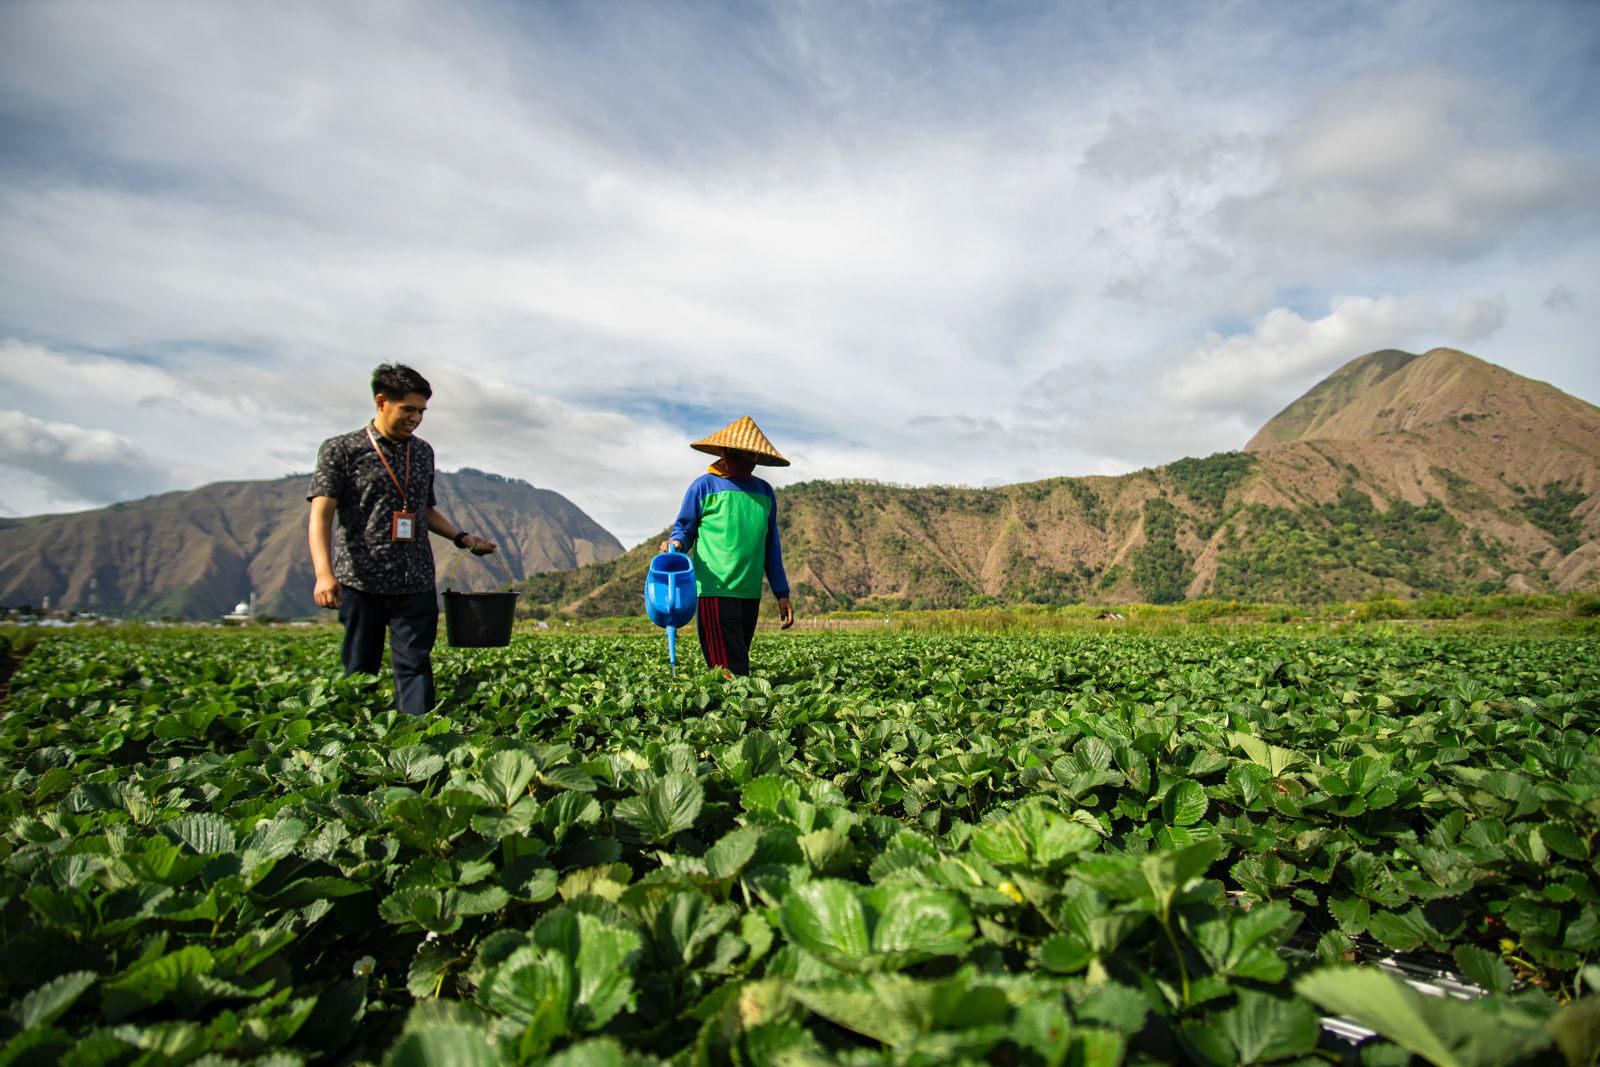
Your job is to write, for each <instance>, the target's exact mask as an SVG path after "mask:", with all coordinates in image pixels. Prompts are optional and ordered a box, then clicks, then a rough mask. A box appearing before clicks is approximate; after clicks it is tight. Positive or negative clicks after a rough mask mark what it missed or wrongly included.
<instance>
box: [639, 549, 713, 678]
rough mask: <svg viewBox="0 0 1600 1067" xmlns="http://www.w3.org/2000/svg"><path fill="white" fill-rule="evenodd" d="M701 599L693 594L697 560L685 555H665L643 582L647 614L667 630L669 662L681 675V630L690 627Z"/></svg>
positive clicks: (653, 562)
mask: <svg viewBox="0 0 1600 1067" xmlns="http://www.w3.org/2000/svg"><path fill="white" fill-rule="evenodd" d="M699 606H700V598H699V597H698V596H696V595H695V591H694V561H693V560H691V559H690V558H689V557H688V556H686V555H684V554H683V553H682V552H662V553H660V554H659V555H657V556H656V557H655V558H654V559H652V560H651V561H650V572H649V573H648V574H647V575H645V579H644V613H645V614H646V615H648V616H650V621H651V622H653V623H655V624H656V625H657V626H665V627H666V628H667V659H668V660H669V661H670V662H671V663H672V674H673V676H674V677H676V676H677V674H678V627H680V626H687V625H689V621H690V620H691V619H693V618H694V613H695V609H696V608H698V607H699Z"/></svg>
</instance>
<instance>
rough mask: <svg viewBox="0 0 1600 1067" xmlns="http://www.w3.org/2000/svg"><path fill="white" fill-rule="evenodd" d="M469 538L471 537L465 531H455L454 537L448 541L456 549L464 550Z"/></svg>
mask: <svg viewBox="0 0 1600 1067" xmlns="http://www.w3.org/2000/svg"><path fill="white" fill-rule="evenodd" d="M471 536H472V535H471V534H469V533H467V531H465V530H457V531H456V535H455V536H454V537H452V538H451V539H450V543H451V544H452V545H455V546H456V547H457V548H466V547H467V538H468V537H471Z"/></svg>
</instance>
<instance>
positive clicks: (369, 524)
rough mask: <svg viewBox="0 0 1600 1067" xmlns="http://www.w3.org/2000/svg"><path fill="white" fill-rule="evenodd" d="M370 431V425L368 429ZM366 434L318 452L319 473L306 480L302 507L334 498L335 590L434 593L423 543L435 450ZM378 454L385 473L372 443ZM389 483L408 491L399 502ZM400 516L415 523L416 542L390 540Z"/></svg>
mask: <svg viewBox="0 0 1600 1067" xmlns="http://www.w3.org/2000/svg"><path fill="white" fill-rule="evenodd" d="M369 425H370V424H369ZM368 428H369V427H367V426H364V427H362V428H361V429H359V430H352V431H351V432H350V433H343V434H340V435H339V436H337V437H330V438H328V439H327V440H326V441H324V442H322V447H321V448H319V449H318V450H317V469H316V472H315V473H314V474H312V475H311V488H310V490H308V491H307V493H306V499H307V500H310V499H311V498H312V497H319V496H326V497H332V498H333V499H334V500H335V501H336V502H337V504H338V507H337V509H336V513H335V514H336V517H335V519H334V524H333V528H334V529H333V576H334V577H335V578H337V579H338V581H339V584H340V585H348V586H352V587H353V588H356V589H359V590H361V591H362V592H363V593H376V594H384V595H392V594H398V593H422V592H426V591H427V590H429V589H432V588H433V546H432V545H430V544H429V543H428V526H427V514H428V510H429V509H430V508H432V507H433V506H434V504H435V503H436V501H435V499H434V495H433V448H432V447H431V446H430V445H429V444H428V442H426V441H424V440H422V439H421V438H420V437H412V438H411V439H410V441H409V442H405V441H398V442H397V441H390V440H389V439H388V438H386V437H384V436H383V435H382V434H380V433H379V432H378V431H377V429H376V428H375V427H374V428H372V437H371V438H368V436H367V429H368ZM373 440H376V441H377V442H378V447H379V448H381V449H383V455H384V458H385V459H387V460H388V461H389V467H388V469H385V468H384V465H383V460H380V459H379V458H378V453H377V452H375V451H373V448H372V441H373ZM407 448H409V449H410V452H411V474H410V479H409V480H407V477H406V450H407ZM390 470H392V471H393V472H394V477H395V478H398V479H400V480H401V481H402V482H404V483H405V487H406V492H405V497H404V500H403V501H402V498H401V494H400V492H399V490H398V489H396V488H395V484H394V480H393V479H391V478H390V477H389V471H390ZM397 511H409V512H412V513H413V514H415V515H416V517H417V522H416V531H417V539H416V540H415V541H395V540H393V539H392V537H391V533H392V529H393V525H392V524H393V516H394V513H395V512H397Z"/></svg>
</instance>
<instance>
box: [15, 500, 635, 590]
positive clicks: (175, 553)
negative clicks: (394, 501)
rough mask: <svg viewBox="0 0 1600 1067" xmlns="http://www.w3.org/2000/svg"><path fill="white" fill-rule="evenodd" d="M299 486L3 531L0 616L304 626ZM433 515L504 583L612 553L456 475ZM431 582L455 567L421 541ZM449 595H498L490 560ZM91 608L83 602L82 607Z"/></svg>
mask: <svg viewBox="0 0 1600 1067" xmlns="http://www.w3.org/2000/svg"><path fill="white" fill-rule="evenodd" d="M308 482H309V476H308V475H301V474H292V475H286V476H284V477H282V478H274V479H265V480H241V481H226V482H213V483H211V484H209V485H204V486H200V487H198V488H196V489H189V490H178V491H174V492H168V493H160V494H157V495H154V496H149V497H145V498H143V499H141V500H133V501H125V502H121V503H117V504H112V505H110V506H108V507H105V508H96V509H92V510H89V511H82V512H69V513H59V514H49V515H37V516H29V517H27V518H20V519H11V520H7V521H6V522H4V523H0V604H9V605H17V604H28V605H33V606H38V605H39V604H40V603H41V602H42V600H43V598H45V597H49V598H50V599H51V602H52V603H53V604H54V605H56V606H58V607H72V608H77V609H87V608H89V607H91V606H92V607H94V608H97V609H102V610H107V611H113V612H117V613H124V614H140V615H149V616H156V617H166V616H170V617H178V618H186V619H200V618H215V617H216V616H218V615H220V614H223V613H224V612H227V611H229V610H231V609H232V607H233V606H234V604H236V603H237V602H239V601H240V600H241V599H243V598H245V597H247V596H248V595H249V594H250V593H251V592H252V591H254V592H255V593H256V594H257V608H258V610H259V611H260V612H261V613H262V614H265V615H271V616H277V617H297V616H303V615H311V614H314V613H315V612H316V607H315V605H314V604H313V603H312V600H311V590H312V586H313V584H314V580H313V574H312V570H311V557H310V552H309V550H308V549H307V547H306V530H307V522H308V518H307V517H308V515H309V512H308V510H307V504H306V501H305V490H306V486H307V484H308ZM435 492H436V494H437V496H438V499H439V507H440V509H441V510H442V511H443V512H444V513H445V514H446V515H449V516H450V517H451V518H452V519H454V520H455V521H456V522H458V523H460V524H461V525H462V526H463V527H464V528H466V529H469V530H471V531H473V532H474V533H481V534H483V535H484V536H488V537H491V538H493V539H494V540H496V541H498V542H499V543H500V544H501V545H502V546H503V550H504V552H505V555H504V557H503V558H504V559H505V561H506V564H507V566H508V567H509V569H510V570H511V572H512V575H513V577H514V578H517V579H520V578H525V577H527V576H528V575H529V574H533V573H537V572H539V571H543V570H550V569H553V568H559V567H568V568H570V567H576V566H581V565H583V564H587V563H596V562H603V561H605V560H607V559H613V558H615V557H616V556H619V555H621V553H622V545H621V543H620V542H619V541H617V539H616V538H615V537H613V536H612V535H611V534H610V533H609V532H607V531H606V530H605V529H604V528H603V527H601V526H600V525H599V523H596V522H595V521H594V520H593V519H591V518H590V517H589V516H588V515H586V514H585V513H584V512H583V511H582V510H581V509H580V508H578V507H577V506H576V505H574V504H573V503H572V502H571V501H569V500H567V499H566V498H565V497H563V496H562V495H561V494H559V493H556V492H554V491H552V490H548V489H539V488H537V487H535V486H532V485H529V484H528V483H527V482H523V481H520V480H518V479H514V478H506V477H504V476H502V475H495V474H487V473H485V472H483V471H477V470H473V469H471V468H466V469H463V470H460V471H455V472H445V471H440V472H439V473H438V474H437V476H436V478H435ZM430 538H431V540H432V543H433V548H434V559H435V563H436V566H437V568H438V571H439V573H440V577H441V579H442V578H443V576H444V575H443V572H444V570H445V568H446V567H447V566H448V565H449V563H450V562H451V560H452V558H453V557H454V556H455V555H456V550H455V549H454V548H453V546H451V545H450V543H449V542H448V541H445V540H443V539H442V538H439V537H437V536H433V535H430ZM455 578H456V585H455V587H456V588H462V589H483V588H499V587H503V586H504V584H505V572H504V571H502V570H501V569H500V568H499V567H498V566H497V565H496V564H495V563H493V562H490V561H489V560H484V561H473V562H472V563H471V564H469V565H464V566H462V567H461V568H460V570H459V572H458V573H457V575H456V576H455ZM91 602H92V603H91Z"/></svg>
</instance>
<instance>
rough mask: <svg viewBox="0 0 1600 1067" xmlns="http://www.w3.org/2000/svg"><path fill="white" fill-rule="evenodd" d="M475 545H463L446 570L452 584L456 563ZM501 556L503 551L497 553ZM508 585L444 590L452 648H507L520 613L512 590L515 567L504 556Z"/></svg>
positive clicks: (446, 633) (446, 631) (502, 563)
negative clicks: (502, 588) (472, 590)
mask: <svg viewBox="0 0 1600 1067" xmlns="http://www.w3.org/2000/svg"><path fill="white" fill-rule="evenodd" d="M470 555H472V550H471V549H463V550H462V552H461V554H460V555H458V556H457V557H456V558H455V561H454V562H452V563H451V564H450V569H449V570H447V571H446V572H445V576H444V580H445V584H446V585H449V584H450V580H451V577H452V576H453V575H454V574H455V572H456V566H457V564H459V563H460V562H461V561H462V560H463V559H465V558H466V557H467V556H470ZM495 556H496V558H499V553H498V552H497V553H495ZM500 566H501V567H504V568H505V572H506V589H505V591H504V592H499V593H461V592H457V591H456V590H454V589H446V590H445V591H444V636H445V640H447V641H449V642H450V645H451V647H452V648H505V647H506V646H507V645H509V644H510V643H511V624H512V622H513V621H515V619H516V617H517V596H518V595H519V594H517V593H514V592H512V591H511V568H510V567H509V566H507V565H506V561H505V560H504V559H500Z"/></svg>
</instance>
